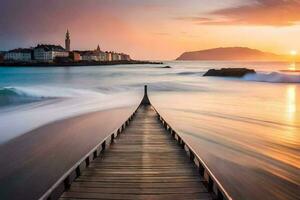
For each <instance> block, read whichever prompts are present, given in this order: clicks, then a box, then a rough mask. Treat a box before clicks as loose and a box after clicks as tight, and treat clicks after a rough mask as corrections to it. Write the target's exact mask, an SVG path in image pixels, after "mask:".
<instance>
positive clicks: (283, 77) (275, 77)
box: [243, 72, 300, 83]
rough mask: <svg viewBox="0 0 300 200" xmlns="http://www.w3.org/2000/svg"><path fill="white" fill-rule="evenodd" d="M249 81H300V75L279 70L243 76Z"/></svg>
mask: <svg viewBox="0 0 300 200" xmlns="http://www.w3.org/2000/svg"><path fill="white" fill-rule="evenodd" d="M243 79H244V80H247V81H257V82H270V83H300V75H295V74H285V73H279V72H272V73H257V74H248V75H246V76H244V77H243Z"/></svg>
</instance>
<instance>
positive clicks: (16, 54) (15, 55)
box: [4, 48, 32, 62]
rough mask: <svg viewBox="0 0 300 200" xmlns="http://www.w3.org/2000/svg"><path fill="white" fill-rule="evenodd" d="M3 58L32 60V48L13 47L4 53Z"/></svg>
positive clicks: (22, 60)
mask: <svg viewBox="0 0 300 200" xmlns="http://www.w3.org/2000/svg"><path fill="white" fill-rule="evenodd" d="M4 60H6V61H21V62H29V61H31V60H32V49H21V48H19V49H13V50H10V51H8V52H7V53H5V55H4Z"/></svg>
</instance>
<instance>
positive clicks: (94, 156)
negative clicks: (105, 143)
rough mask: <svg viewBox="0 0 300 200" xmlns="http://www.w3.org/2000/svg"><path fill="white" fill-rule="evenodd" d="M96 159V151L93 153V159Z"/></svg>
mask: <svg viewBox="0 0 300 200" xmlns="http://www.w3.org/2000/svg"><path fill="white" fill-rule="evenodd" d="M96 158H97V149H96V150H95V151H94V152H93V159H94V160H95V159H96Z"/></svg>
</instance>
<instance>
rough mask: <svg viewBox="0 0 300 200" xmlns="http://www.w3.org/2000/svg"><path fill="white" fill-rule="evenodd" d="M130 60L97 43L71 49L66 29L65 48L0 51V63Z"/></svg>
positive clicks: (73, 62) (69, 62)
mask: <svg viewBox="0 0 300 200" xmlns="http://www.w3.org/2000/svg"><path fill="white" fill-rule="evenodd" d="M122 61H123V62H125V63H126V62H130V61H131V58H130V56H129V55H127V54H124V53H117V52H114V51H102V50H101V49H100V46H99V45H98V46H97V48H96V49H95V50H87V51H79V50H71V37H70V32H69V30H67V33H66V38H65V48H63V47H62V46H61V45H53V44H38V45H37V46H36V47H31V48H18V49H13V50H10V51H7V52H4V51H2V52H1V51H0V63H4V64H7V65H15V64H26V65H35V64H49V65H53V64H71V65H76V64H91V63H92V64H95V63H98V64H101V63H120V62H122Z"/></svg>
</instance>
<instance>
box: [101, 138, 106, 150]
mask: <svg viewBox="0 0 300 200" xmlns="http://www.w3.org/2000/svg"><path fill="white" fill-rule="evenodd" d="M101 146H102V149H101V152H103V151H105V148H106V141H104V142H103V143H102V145H101Z"/></svg>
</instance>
